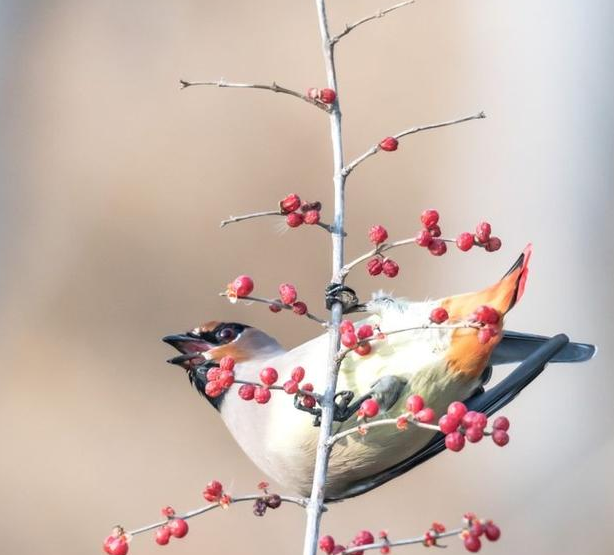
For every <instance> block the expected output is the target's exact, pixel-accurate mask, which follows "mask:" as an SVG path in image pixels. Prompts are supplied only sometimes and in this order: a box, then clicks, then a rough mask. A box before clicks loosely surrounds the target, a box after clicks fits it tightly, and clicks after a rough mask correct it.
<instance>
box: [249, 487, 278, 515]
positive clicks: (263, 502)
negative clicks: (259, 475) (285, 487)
mask: <svg viewBox="0 0 614 555" xmlns="http://www.w3.org/2000/svg"><path fill="white" fill-rule="evenodd" d="M268 487H269V484H268V482H260V483H259V484H258V489H260V490H262V491H263V493H264V495H263V496H262V497H258V498H257V499H256V500H255V501H254V509H253V510H254V515H256V516H264V514H265V513H266V510H267V509H277V508H279V507H280V505H281V503H282V499H281V497H280V496H279V495H277V494H276V493H269V492H268V490H267V488H268Z"/></svg>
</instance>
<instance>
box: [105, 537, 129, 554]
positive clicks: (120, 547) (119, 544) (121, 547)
mask: <svg viewBox="0 0 614 555" xmlns="http://www.w3.org/2000/svg"><path fill="white" fill-rule="evenodd" d="M102 547H103V549H104V550H105V552H106V553H108V554H109V555H126V553H128V542H127V541H126V539H125V538H124V537H123V536H119V537H115V536H109V537H108V538H107V539H106V540H105V541H104V544H103V546H102Z"/></svg>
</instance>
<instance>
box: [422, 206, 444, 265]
mask: <svg viewBox="0 0 614 555" xmlns="http://www.w3.org/2000/svg"><path fill="white" fill-rule="evenodd" d="M420 221H421V222H422V225H423V229H422V230H421V231H420V233H418V235H417V236H416V244H417V245H419V246H420V247H425V248H427V249H428V250H429V252H430V253H431V254H432V255H433V256H442V255H444V254H445V253H446V252H447V250H448V247H447V245H446V243H445V241H444V240H443V239H440V237H441V228H440V227H439V212H437V210H434V209H432V208H429V209H428V210H425V211H424V212H422V214H421V215H420Z"/></svg>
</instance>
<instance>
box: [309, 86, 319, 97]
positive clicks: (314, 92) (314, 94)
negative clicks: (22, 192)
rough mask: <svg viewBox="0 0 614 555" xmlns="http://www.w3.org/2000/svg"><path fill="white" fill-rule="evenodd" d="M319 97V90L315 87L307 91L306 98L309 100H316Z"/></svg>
mask: <svg viewBox="0 0 614 555" xmlns="http://www.w3.org/2000/svg"><path fill="white" fill-rule="evenodd" d="M319 96H320V89H316V88H315V87H311V88H310V89H307V97H308V98H311V100H316V99H317V98H318V97H319Z"/></svg>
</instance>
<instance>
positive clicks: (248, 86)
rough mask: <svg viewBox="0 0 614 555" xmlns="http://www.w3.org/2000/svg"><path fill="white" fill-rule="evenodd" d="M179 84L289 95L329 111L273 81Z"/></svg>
mask: <svg viewBox="0 0 614 555" xmlns="http://www.w3.org/2000/svg"><path fill="white" fill-rule="evenodd" d="M179 83H181V88H182V89H187V88H188V87H197V86H202V85H204V86H210V87H220V88H232V89H262V90H266V91H272V92H274V93H282V94H289V95H290V96H294V97H295V98H300V99H301V100H304V101H305V102H307V103H309V104H312V105H313V106H317V107H318V108H320V110H324V111H325V112H330V111H331V108H330V106H328V105H327V104H323V103H322V102H318V101H317V100H314V99H312V98H309V97H308V96H306V95H304V94H302V93H300V92H297V91H293V90H292V89H287V88H286V87H282V86H281V85H278V84H277V83H275V81H273V83H272V84H271V85H258V84H254V83H227V82H226V81H224V80H223V79H220V80H219V81H185V80H184V79H181V80H180V81H179Z"/></svg>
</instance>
